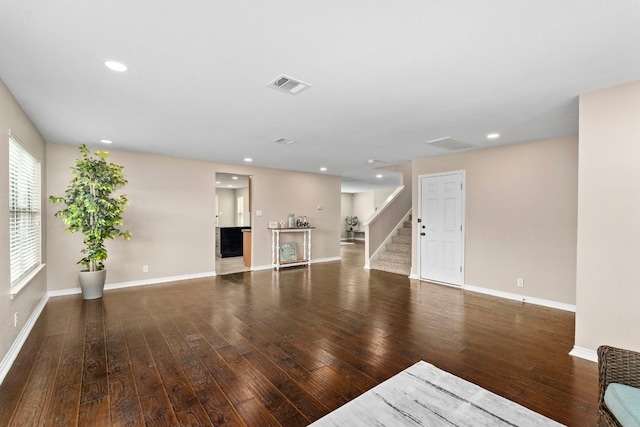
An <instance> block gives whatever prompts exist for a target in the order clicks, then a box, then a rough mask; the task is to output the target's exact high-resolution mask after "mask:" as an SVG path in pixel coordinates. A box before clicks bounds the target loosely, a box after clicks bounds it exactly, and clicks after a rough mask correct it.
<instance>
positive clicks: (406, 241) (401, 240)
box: [391, 236, 411, 245]
mask: <svg viewBox="0 0 640 427" xmlns="http://www.w3.org/2000/svg"><path fill="white" fill-rule="evenodd" d="M391 243H398V244H400V245H411V236H393V237H391Z"/></svg>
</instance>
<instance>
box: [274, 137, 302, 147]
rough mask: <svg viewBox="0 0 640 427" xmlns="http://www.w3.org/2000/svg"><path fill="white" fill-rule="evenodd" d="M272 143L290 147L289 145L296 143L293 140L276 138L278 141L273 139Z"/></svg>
mask: <svg viewBox="0 0 640 427" xmlns="http://www.w3.org/2000/svg"><path fill="white" fill-rule="evenodd" d="M273 142H277V143H278V144H284V145H291V144H295V143H296V142H298V141H296V140H294V139H287V138H278V139H274V140H273Z"/></svg>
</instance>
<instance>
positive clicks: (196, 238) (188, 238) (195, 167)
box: [47, 144, 215, 290]
mask: <svg viewBox="0 0 640 427" xmlns="http://www.w3.org/2000/svg"><path fill="white" fill-rule="evenodd" d="M99 148H100V149H104V148H105V147H99ZM110 151H111V156H110V158H109V160H110V161H113V162H115V163H118V164H121V165H123V166H124V168H125V174H126V177H127V179H128V180H129V183H128V185H127V187H126V188H125V189H124V190H123V191H122V193H124V194H126V195H127V197H128V198H129V207H128V208H127V211H126V212H125V216H124V221H125V226H124V228H126V229H128V230H130V231H131V232H132V233H133V237H132V239H131V240H130V241H124V240H122V239H116V240H112V241H108V242H107V249H108V250H109V259H108V260H107V262H106V267H107V283H120V282H127V281H134V280H145V279H153V278H157V277H170V276H179V275H187V274H198V273H208V272H212V271H214V270H215V260H214V256H213V255H214V247H215V246H214V244H215V234H214V231H215V169H214V168H213V167H212V166H211V164H210V163H208V162H202V161H196V160H182V159H176V158H170V157H163V156H152V155H146V154H139V153H128V152H124V151H116V150H110ZM78 155H79V152H78V149H77V147H75V146H70V145H61V144H47V160H48V165H49V167H48V173H47V185H48V187H49V194H55V195H61V194H63V193H64V190H65V188H66V186H67V184H68V183H69V180H70V179H71V172H70V170H69V168H70V166H72V165H73V164H74V160H75V159H76V158H77V157H78ZM60 207H61V206H59V205H53V204H51V203H48V204H47V208H48V214H47V218H48V230H49V236H48V237H49V245H48V260H49V271H48V282H49V290H59V289H66V288H75V287H78V282H77V272H78V271H79V270H80V266H77V265H76V262H77V261H78V259H79V258H80V251H81V249H82V247H83V244H82V235H81V234H79V233H75V234H69V233H67V232H65V230H64V226H63V224H62V221H61V220H60V219H59V218H55V217H53V213H54V212H55V211H56V210H58V209H59V208H60ZM143 265H148V266H149V272H148V273H143V272H142V266H143Z"/></svg>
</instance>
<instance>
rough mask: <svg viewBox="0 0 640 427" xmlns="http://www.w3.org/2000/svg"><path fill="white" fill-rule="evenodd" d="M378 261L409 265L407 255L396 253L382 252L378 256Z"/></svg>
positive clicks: (409, 258) (409, 259)
mask: <svg viewBox="0 0 640 427" xmlns="http://www.w3.org/2000/svg"><path fill="white" fill-rule="evenodd" d="M378 259H379V260H380V261H389V262H395V263H397V264H407V265H411V256H410V255H408V254H402V253H398V252H389V251H382V252H380V254H379V255H378Z"/></svg>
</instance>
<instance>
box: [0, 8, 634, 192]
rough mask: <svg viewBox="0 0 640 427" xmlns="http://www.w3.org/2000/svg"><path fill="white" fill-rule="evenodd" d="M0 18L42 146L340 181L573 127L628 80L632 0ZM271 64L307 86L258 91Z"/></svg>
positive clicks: (11, 13)
mask: <svg viewBox="0 0 640 427" xmlns="http://www.w3.org/2000/svg"><path fill="white" fill-rule="evenodd" d="M0 16H2V17H3V20H2V25H0V78H2V79H3V80H4V82H5V83H6V84H7V86H8V87H9V89H10V90H11V91H12V93H13V94H14V95H15V97H16V98H17V99H18V102H19V103H20V104H21V105H22V107H23V108H24V109H25V110H26V112H27V114H28V115H29V117H31V119H32V120H33V122H34V123H35V125H36V127H37V128H38V129H39V130H40V132H41V133H42V135H43V136H44V138H45V139H46V140H47V141H50V142H57V143H65V144H74V145H77V144H80V143H88V144H93V145H96V144H99V143H98V141H100V140H101V139H103V138H107V139H111V140H113V141H114V144H113V145H112V147H113V149H119V150H129V151H139V152H150V153H159V154H166V155H171V156H179V157H187V158H198V159H208V160H213V161H217V162H224V163H243V159H244V158H245V157H251V158H253V164H254V165H257V166H265V167H271V168H281V169H291V170H299V171H307V172H317V173H321V172H319V168H320V167H322V166H324V167H327V168H328V170H327V172H325V173H328V174H334V175H341V176H342V177H343V180H344V182H345V190H346V191H355V190H356V189H358V188H365V187H363V186H362V184H363V182H365V181H368V182H370V181H376V180H375V178H373V177H374V176H375V174H376V173H378V171H376V170H375V169H374V168H375V167H378V166H380V165H385V164H396V163H402V162H406V161H409V160H411V159H415V158H422V157H428V156H437V155H442V154H447V153H448V152H447V151H446V150H444V149H441V148H437V147H429V146H427V145H425V142H426V141H428V140H432V139H437V138H443V137H447V136H451V137H454V138H457V139H459V140H462V141H466V142H469V143H471V144H473V145H474V148H472V149H477V148H484V147H490V146H496V145H502V144H513V143H519V142H524V141H532V140H539V139H544V138H550V137H556V136H564V135H571V134H576V133H577V131H578V103H577V97H578V95H580V94H582V93H586V92H590V91H594V90H597V89H601V88H605V87H609V86H613V85H617V84H621V83H626V82H630V81H635V80H640V2H639V1H638V0H615V1H613V0H611V1H606V0H563V1H558V0H536V1H533V0H530V1H524V0H519V1H514V0H492V1H487V0H485V1H479V0H401V1H394V2H391V1H380V0H376V1H374V0H342V1H335V0H324V1H305V0H298V1H293V0H272V1H259V0H249V1H247V0H244V1H243V0H234V1H215V0H186V1H182V2H177V1H173V0H154V1H150V0H136V1H131V0H126V1H125V0H110V1H108V2H107V1H86V0H85V1H79V0H56V1H42V0H40V1H35V0H21V1H16V0H0ZM105 60H117V61H120V62H123V63H125V64H126V65H127V66H128V67H129V71H127V72H126V73H115V72H113V71H110V70H108V69H107V68H105V67H104V65H103V62H104V61H105ZM280 74H286V75H289V76H292V77H295V78H298V79H300V80H303V81H305V82H308V83H310V84H311V85H312V87H311V88H310V89H308V90H306V91H304V92H302V93H301V94H299V95H295V96H293V95H289V94H286V93H282V92H279V91H276V90H273V89H270V88H267V86H266V85H267V84H268V83H269V82H271V81H272V80H273V79H275V78H276V77H277V76H279V75H280ZM491 132H499V133H500V134H501V137H500V138H499V139H497V140H492V141H489V140H487V139H486V135H487V134H488V133H491ZM280 137H284V138H290V139H294V140H296V141H298V143H296V144H292V145H283V144H276V143H273V142H272V141H273V140H274V139H277V138H280ZM368 159H377V160H380V162H376V163H374V164H372V165H370V164H368V163H367V160H368ZM363 180H364V181H363ZM393 180H394V182H395V180H396V177H394V178H393ZM383 181H384V178H383V179H382V180H377V181H376V182H383ZM347 184H349V185H351V186H350V187H349V185H347Z"/></svg>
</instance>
